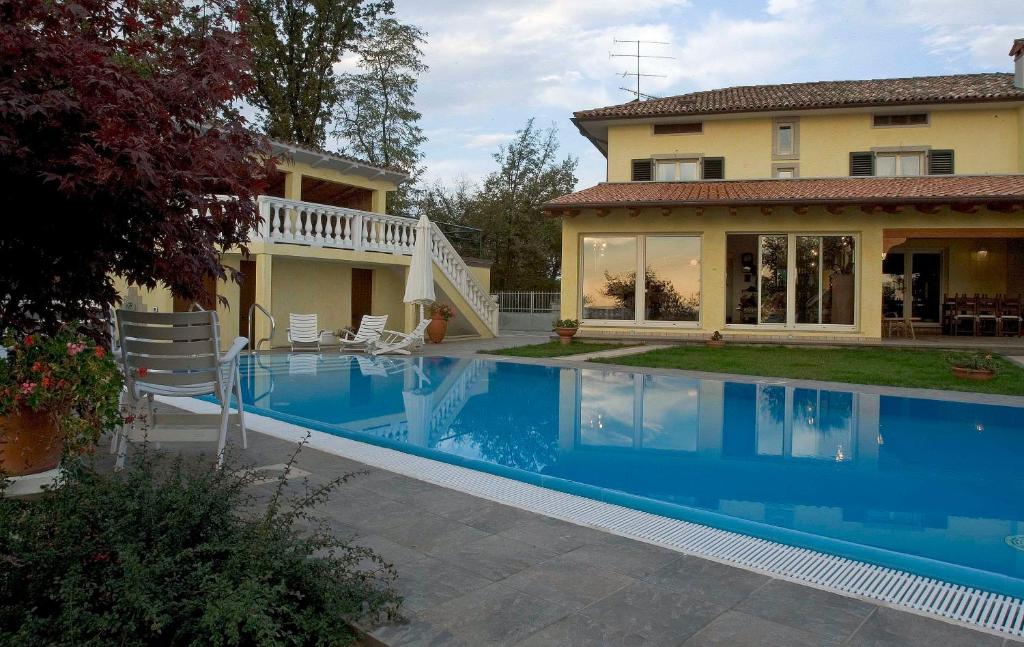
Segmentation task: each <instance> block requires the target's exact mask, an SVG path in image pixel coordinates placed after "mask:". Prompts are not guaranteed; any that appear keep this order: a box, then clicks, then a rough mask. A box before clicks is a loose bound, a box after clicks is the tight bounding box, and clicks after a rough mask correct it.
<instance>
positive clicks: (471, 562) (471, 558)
mask: <svg viewBox="0 0 1024 647" xmlns="http://www.w3.org/2000/svg"><path fill="white" fill-rule="evenodd" d="M477 532H480V531H477ZM432 554H433V555H434V556H436V557H440V558H442V559H444V560H446V561H448V562H451V563H453V564H458V565H459V566H461V567H462V568H464V569H466V570H468V571H472V572H474V573H476V574H478V575H482V576H483V577H486V578H487V579H489V580H491V581H494V582H497V581H498V580H502V579H504V578H506V577H508V576H510V575H512V574H514V573H518V572H519V571H522V570H524V569H527V568H529V567H531V566H533V565H534V564H536V563H538V562H542V561H544V560H546V559H548V558H550V557H553V556H554V553H551V552H549V551H546V550H544V549H543V548H537V547H536V546H531V545H529V544H524V543H523V542H521V541H516V540H515V539H509V538H508V537H503V536H501V535H487V536H485V537H483V538H481V539H477V540H476V541H467V542H457V543H452V544H450V545H448V546H446V547H444V548H441V549H439V550H437V551H434V552H432Z"/></svg>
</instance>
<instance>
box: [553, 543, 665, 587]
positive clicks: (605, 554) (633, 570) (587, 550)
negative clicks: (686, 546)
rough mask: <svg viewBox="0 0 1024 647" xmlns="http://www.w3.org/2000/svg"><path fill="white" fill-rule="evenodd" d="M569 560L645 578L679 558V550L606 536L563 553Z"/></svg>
mask: <svg viewBox="0 0 1024 647" xmlns="http://www.w3.org/2000/svg"><path fill="white" fill-rule="evenodd" d="M566 555H567V556H568V557H570V558H572V559H577V560H580V561H582V562H584V563H588V564H601V565H602V566H605V567H607V568H610V569H613V570H616V571H618V572H620V573H623V574H625V575H629V576H631V577H638V578H640V577H646V576H647V575H649V574H651V573H653V572H654V571H656V570H658V569H661V568H664V567H666V566H668V565H669V564H671V563H672V562H674V561H676V560H678V559H681V558H682V557H683V555H682V553H678V552H676V551H673V550H668V549H667V548H661V547H659V546H654V545H651V544H645V543H643V542H639V541H633V540H630V539H625V538H623V537H616V536H613V535H609V538H608V540H607V541H606V542H605V543H600V544H587V545H585V546H581V547H580V548H577V549H576V550H573V551H570V552H568V553H566Z"/></svg>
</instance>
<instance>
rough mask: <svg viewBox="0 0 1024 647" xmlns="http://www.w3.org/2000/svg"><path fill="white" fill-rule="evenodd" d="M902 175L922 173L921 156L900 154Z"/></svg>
mask: <svg viewBox="0 0 1024 647" xmlns="http://www.w3.org/2000/svg"><path fill="white" fill-rule="evenodd" d="M900 175H904V176H907V175H921V156H920V155H900Z"/></svg>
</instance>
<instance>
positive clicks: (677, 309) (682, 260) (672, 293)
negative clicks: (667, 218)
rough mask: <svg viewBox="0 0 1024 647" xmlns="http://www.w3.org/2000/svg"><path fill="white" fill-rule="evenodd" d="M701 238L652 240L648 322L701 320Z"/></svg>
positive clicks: (647, 279) (646, 304)
mask: <svg viewBox="0 0 1024 647" xmlns="http://www.w3.org/2000/svg"><path fill="white" fill-rule="evenodd" d="M700 267H701V259H700V237H699V236H648V237H647V259H646V272H645V273H646V276H645V285H644V290H645V294H644V296H645V302H644V318H645V319H646V320H647V321H697V320H698V319H699V318H700Z"/></svg>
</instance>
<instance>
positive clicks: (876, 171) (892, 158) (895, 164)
mask: <svg viewBox="0 0 1024 647" xmlns="http://www.w3.org/2000/svg"><path fill="white" fill-rule="evenodd" d="M925 174H927V175H953V151H951V150H926V149H925V148H919V149H916V150H915V149H909V150H878V151H864V152H858V153H850V175H875V176H879V177H912V176H916V175H925Z"/></svg>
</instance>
